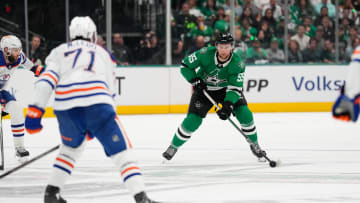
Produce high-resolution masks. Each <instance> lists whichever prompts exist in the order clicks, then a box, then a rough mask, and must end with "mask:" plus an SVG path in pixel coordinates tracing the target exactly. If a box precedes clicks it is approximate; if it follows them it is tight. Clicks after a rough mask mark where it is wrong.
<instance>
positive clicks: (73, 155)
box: [49, 141, 86, 189]
mask: <svg viewBox="0 0 360 203" xmlns="http://www.w3.org/2000/svg"><path fill="white" fill-rule="evenodd" d="M85 142H86V141H84V142H83V143H82V144H81V145H80V146H79V147H78V148H71V147H68V146H65V145H61V147H60V151H59V154H58V156H57V157H56V159H55V163H54V165H53V169H52V173H51V176H50V179H49V185H53V186H57V187H59V188H60V189H62V188H63V186H64V184H65V182H66V180H67V178H68V177H70V175H71V173H72V171H73V170H74V166H75V162H76V160H77V159H78V158H79V156H80V155H81V153H82V152H83V151H84V145H85V144H84V143H85Z"/></svg>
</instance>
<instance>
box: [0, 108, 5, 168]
mask: <svg viewBox="0 0 360 203" xmlns="http://www.w3.org/2000/svg"><path fill="white" fill-rule="evenodd" d="M2 129H3V128H2V109H1V105H0V154H1V155H0V156H1V165H0V170H4V168H5V160H4V157H5V156H4V134H3V130H2Z"/></svg>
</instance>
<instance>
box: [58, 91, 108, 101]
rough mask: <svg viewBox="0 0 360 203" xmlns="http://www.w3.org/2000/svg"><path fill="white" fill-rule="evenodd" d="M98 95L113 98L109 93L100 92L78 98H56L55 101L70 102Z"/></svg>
mask: <svg viewBox="0 0 360 203" xmlns="http://www.w3.org/2000/svg"><path fill="white" fill-rule="evenodd" d="M98 95H106V96H109V97H111V95H109V94H108V93H105V92H98V93H93V94H85V95H78V96H73V97H65V98H55V101H68V100H72V99H79V98H86V97H92V96H98Z"/></svg>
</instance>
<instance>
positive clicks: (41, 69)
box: [31, 65, 45, 77]
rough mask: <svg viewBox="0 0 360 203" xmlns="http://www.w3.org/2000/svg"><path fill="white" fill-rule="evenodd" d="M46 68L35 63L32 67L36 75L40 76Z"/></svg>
mask: <svg viewBox="0 0 360 203" xmlns="http://www.w3.org/2000/svg"><path fill="white" fill-rule="evenodd" d="M44 70H45V68H44V66H40V65H37V66H36V65H35V66H33V67H32V68H31V72H33V73H34V74H35V77H39V76H40V74H41V73H42V72H44Z"/></svg>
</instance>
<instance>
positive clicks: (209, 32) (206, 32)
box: [190, 14, 214, 43]
mask: <svg viewBox="0 0 360 203" xmlns="http://www.w3.org/2000/svg"><path fill="white" fill-rule="evenodd" d="M213 34H214V30H213V29H212V27H210V26H208V25H206V24H205V17H204V15H203V14H199V15H198V16H197V18H196V26H195V27H194V28H192V29H191V31H190V35H191V37H192V38H193V39H195V38H196V37H197V36H199V35H203V36H204V40H205V43H208V42H210V41H211V40H212V38H213Z"/></svg>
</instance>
